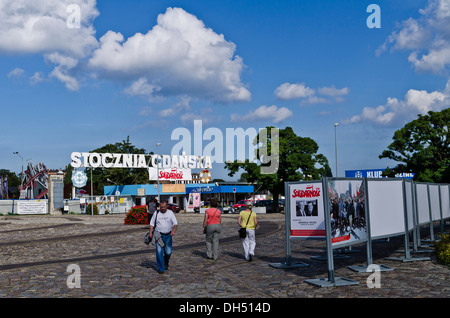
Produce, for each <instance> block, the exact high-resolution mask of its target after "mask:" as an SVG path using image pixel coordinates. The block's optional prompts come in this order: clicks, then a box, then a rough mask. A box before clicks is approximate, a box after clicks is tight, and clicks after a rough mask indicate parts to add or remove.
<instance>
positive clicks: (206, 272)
mask: <svg viewBox="0 0 450 318" xmlns="http://www.w3.org/2000/svg"><path fill="white" fill-rule="evenodd" d="M177 218H178V222H179V228H178V231H177V234H176V236H175V237H174V240H173V254H172V258H171V261H170V267H169V269H168V270H167V271H166V272H165V273H164V274H158V273H157V271H156V259H155V250H154V247H153V246H146V245H145V244H144V243H143V235H144V234H145V233H146V231H147V226H143V225H133V226H132V225H125V224H123V219H124V215H106V216H89V215H81V216H76V218H74V217H68V216H57V217H56V216H55V217H52V216H29V217H28V216H22V217H20V218H18V219H14V218H8V220H4V219H0V224H2V226H1V227H0V255H2V257H1V258H0V297H3V298H10V297H29V298H36V297H40V298H42V297H50V298H71V297H105V298H116V297H117V298H185V297H187V298H211V297H216V298H291V297H294V298H337V297H343V298H356V297H364V298H377V297H390V298H406V297H433V298H448V297H449V296H450V269H449V268H448V267H446V266H442V265H439V264H437V263H436V261H434V260H433V259H432V260H431V261H420V262H409V263H408V262H407V263H402V262H395V261H389V260H386V259H385V258H386V257H388V256H402V254H401V253H398V252H396V250H398V249H399V248H400V247H401V244H402V243H403V238H402V237H400V238H398V239H396V238H392V239H390V240H389V241H386V242H381V243H377V244H373V258H374V263H375V264H383V265H386V266H389V267H392V268H394V271H391V272H381V273H380V275H381V288H369V287H368V285H367V279H368V277H369V275H370V274H371V273H355V272H353V271H350V270H349V269H348V268H347V266H349V265H361V266H364V265H366V255H365V252H366V250H365V246H362V247H360V249H361V251H362V252H361V253H355V254H352V255H351V256H350V258H349V259H346V260H339V261H335V276H336V277H346V278H350V279H353V280H356V281H357V282H359V285H355V286H341V287H330V288H319V287H315V286H312V285H309V284H307V283H305V280H307V279H314V278H325V277H327V264H326V262H320V261H315V260H313V259H311V256H313V255H318V254H321V253H323V252H325V241H320V240H303V241H293V242H292V244H291V249H292V252H291V255H292V259H293V261H297V260H301V261H303V262H306V263H308V264H309V265H310V266H309V267H305V268H295V269H275V268H273V267H271V266H269V264H270V263H274V262H283V261H284V260H285V233H284V222H285V216H284V214H267V215H259V216H258V220H259V223H260V224H261V227H260V228H259V229H258V230H257V238H256V240H257V245H256V255H255V258H254V260H253V262H247V261H245V259H244V257H243V248H242V244H241V242H240V240H239V239H238V237H237V224H236V223H237V222H236V220H237V215H224V216H223V226H222V233H221V239H222V241H221V243H220V253H219V259H218V260H215V261H212V260H208V259H206V252H205V243H204V239H205V236H204V235H203V234H202V233H201V230H202V222H203V215H199V214H177ZM266 231H269V232H268V233H265V232H266ZM70 264H77V265H78V266H79V267H80V270H81V288H69V287H68V286H67V279H68V278H69V275H71V272H67V267H68V265H70ZM243 286H244V287H243Z"/></svg>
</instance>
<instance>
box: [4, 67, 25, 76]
mask: <svg viewBox="0 0 450 318" xmlns="http://www.w3.org/2000/svg"><path fill="white" fill-rule="evenodd" d="M24 73H25V71H24V70H23V69H21V68H20V67H16V68H15V69H13V70H12V71H11V72H9V73H8V77H9V78H14V77H16V78H18V77H22V76H23V74H24Z"/></svg>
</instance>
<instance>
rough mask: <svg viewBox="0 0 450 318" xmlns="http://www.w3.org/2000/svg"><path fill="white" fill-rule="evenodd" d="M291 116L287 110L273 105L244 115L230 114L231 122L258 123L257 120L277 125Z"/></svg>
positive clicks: (290, 112) (261, 107)
mask: <svg viewBox="0 0 450 318" xmlns="http://www.w3.org/2000/svg"><path fill="white" fill-rule="evenodd" d="M291 116H292V111H291V110H290V109H289V108H286V107H281V108H278V107H277V106H275V105H272V106H265V105H263V106H260V107H258V108H257V109H255V110H254V111H250V112H249V113H248V114H246V115H243V116H242V115H238V114H231V116H230V121H231V122H240V121H259V120H270V121H271V122H273V123H275V124H277V123H279V122H281V121H283V120H285V119H287V118H289V117H291Z"/></svg>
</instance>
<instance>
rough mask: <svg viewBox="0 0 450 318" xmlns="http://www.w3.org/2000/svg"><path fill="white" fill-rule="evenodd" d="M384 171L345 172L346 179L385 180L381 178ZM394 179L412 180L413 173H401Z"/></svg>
mask: <svg viewBox="0 0 450 318" xmlns="http://www.w3.org/2000/svg"><path fill="white" fill-rule="evenodd" d="M385 170H386V169H369V170H345V177H346V178H387V177H385V176H383V172H384V171H385ZM395 177H396V178H403V179H409V180H412V179H413V178H414V173H412V172H401V173H397V174H396V175H395Z"/></svg>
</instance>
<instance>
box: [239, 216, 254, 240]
mask: <svg viewBox="0 0 450 318" xmlns="http://www.w3.org/2000/svg"><path fill="white" fill-rule="evenodd" d="M252 212H253V211H250V215H249V216H248V219H247V224H245V227H241V228H240V229H239V230H238V232H239V237H240V238H246V237H247V225H248V221H250V218H251V216H252Z"/></svg>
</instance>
